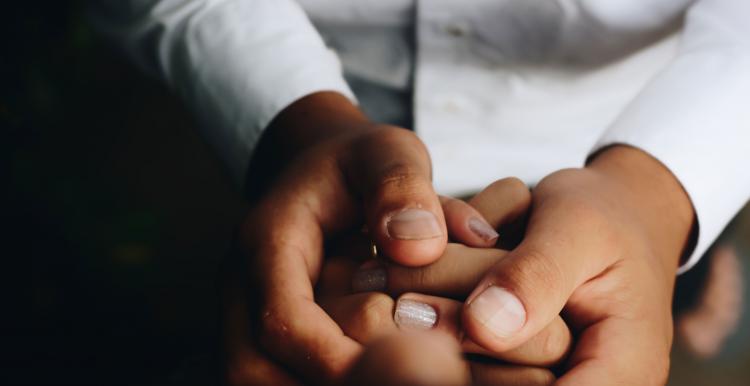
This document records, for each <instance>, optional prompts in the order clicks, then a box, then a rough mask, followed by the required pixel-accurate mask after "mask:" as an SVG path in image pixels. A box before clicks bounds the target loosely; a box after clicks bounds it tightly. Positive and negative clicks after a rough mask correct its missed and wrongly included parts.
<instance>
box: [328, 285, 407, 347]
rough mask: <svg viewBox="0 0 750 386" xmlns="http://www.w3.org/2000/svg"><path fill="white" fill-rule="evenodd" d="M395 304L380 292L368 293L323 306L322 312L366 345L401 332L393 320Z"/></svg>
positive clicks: (332, 300) (333, 301)
mask: <svg viewBox="0 0 750 386" xmlns="http://www.w3.org/2000/svg"><path fill="white" fill-rule="evenodd" d="M394 305H395V301H394V300H393V298H391V297H390V296H388V295H386V294H384V293H380V292H365V293H360V294H354V295H349V296H344V297H340V298H334V299H330V300H326V301H322V302H321V306H322V307H323V309H324V310H325V311H326V312H327V313H328V315H330V316H331V318H332V319H333V320H334V321H336V323H337V324H338V325H339V326H340V327H341V329H342V330H343V331H344V334H346V335H347V336H348V337H351V338H352V339H354V340H356V341H357V342H359V343H362V344H364V345H367V344H369V343H371V342H373V341H375V340H377V339H379V338H382V337H383V336H386V335H390V334H393V333H394V332H397V331H398V326H397V325H396V323H395V322H394V320H393V310H394Z"/></svg>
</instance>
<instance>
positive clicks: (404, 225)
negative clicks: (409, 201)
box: [388, 209, 443, 240]
mask: <svg viewBox="0 0 750 386" xmlns="http://www.w3.org/2000/svg"><path fill="white" fill-rule="evenodd" d="M442 234H443V232H442V230H441V229H440V225H438V222H437V218H436V217H435V215H434V214H432V212H428V211H426V210H423V209H406V210H404V211H401V212H399V213H396V214H395V215H394V216H393V217H391V219H390V220H388V236H390V237H391V238H394V239H400V240H423V239H433V238H436V237H440V236H441V235H442Z"/></svg>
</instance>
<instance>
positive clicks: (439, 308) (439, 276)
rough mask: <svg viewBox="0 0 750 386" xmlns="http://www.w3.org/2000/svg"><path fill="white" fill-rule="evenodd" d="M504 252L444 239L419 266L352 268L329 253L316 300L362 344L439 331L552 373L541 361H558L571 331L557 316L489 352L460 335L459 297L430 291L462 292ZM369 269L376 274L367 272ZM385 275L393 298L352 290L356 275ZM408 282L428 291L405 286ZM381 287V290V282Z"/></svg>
mask: <svg viewBox="0 0 750 386" xmlns="http://www.w3.org/2000/svg"><path fill="white" fill-rule="evenodd" d="M505 255H506V252H505V251H502V250H499V249H490V248H471V247H466V246H464V245H461V244H452V243H449V244H448V247H447V248H446V251H445V253H444V254H443V255H442V256H441V257H440V259H438V260H437V261H436V262H434V263H432V264H430V265H429V266H427V267H420V268H406V267H402V266H398V265H396V264H385V266H383V264H382V263H380V262H376V261H374V260H369V261H367V262H366V263H365V264H363V265H362V266H361V267H360V268H359V269H357V266H358V265H359V264H358V263H357V261H356V259H354V258H352V257H350V256H347V257H332V258H328V259H327V260H326V264H325V266H324V268H323V271H322V274H321V278H320V280H319V284H318V287H317V289H316V300H317V301H318V303H319V304H320V305H321V307H323V309H324V310H325V311H326V312H327V313H328V314H329V315H330V316H331V318H333V320H334V321H336V323H337V324H338V325H339V326H340V327H341V329H342V330H343V332H344V333H345V334H346V335H347V336H349V337H351V338H353V339H355V340H356V341H358V342H360V343H362V344H364V345H368V344H370V343H372V342H373V341H376V340H377V339H379V338H381V337H383V336H387V335H389V334H392V333H395V332H397V331H399V330H405V331H413V330H433V331H440V332H443V333H446V334H448V335H449V336H452V337H454V339H455V340H456V342H457V343H459V344H460V345H461V347H462V348H463V350H464V352H465V353H470V354H479V355H482V356H485V357H493V358H496V359H499V360H502V361H504V362H505V363H507V364H509V365H510V364H512V365H526V366H536V367H539V368H537V369H536V370H538V371H539V372H542V373H546V374H547V375H548V376H549V378H553V377H552V373H550V372H549V371H548V370H546V369H542V368H541V367H554V366H556V365H557V364H559V363H560V362H561V361H562V360H563V359H564V358H565V355H566V353H567V352H568V349H569V347H570V346H571V334H570V331H569V329H568V327H567V326H566V325H565V323H564V322H563V321H562V319H561V318H559V317H558V318H556V319H554V320H553V321H552V322H551V323H550V324H549V326H547V328H545V329H543V330H542V331H541V332H540V333H539V334H537V335H536V336H535V337H533V338H532V339H530V340H529V341H527V342H525V343H524V344H523V345H521V346H519V347H518V348H516V349H514V350H510V351H504V352H492V351H489V350H486V349H484V348H482V347H480V346H478V345H477V344H475V343H474V342H472V341H471V340H469V339H464V334H463V331H462V330H461V328H460V310H461V305H462V302H461V301H458V300H454V299H450V298H446V297H441V296H433V295H444V294H447V293H452V292H455V291H456V290H457V289H459V288H464V293H463V295H464V296H465V295H466V294H467V293H468V291H469V290H470V289H471V288H472V287H473V285H475V284H476V283H477V281H478V279H479V278H480V277H481V276H480V275H478V274H477V273H480V274H481V273H483V272H486V271H487V268H488V267H489V266H490V265H491V264H492V263H495V262H497V261H499V260H501V259H502V258H503V257H504V256H505ZM451 268H453V269H451ZM373 275H374V277H376V278H378V279H377V280H374V281H373V280H370V279H369V278H368V277H373ZM385 275H387V279H386V280H387V283H388V284H387V287H388V288H389V289H390V292H391V293H393V294H394V296H397V298H398V299H397V300H394V299H393V298H391V296H389V295H387V294H384V293H381V292H359V293H354V294H352V287H354V288H358V287H359V288H361V285H359V284H358V283H357V281H358V280H364V281H365V282H367V283H368V284H373V283H374V282H379V283H380V284H385V283H384V281H383V280H380V278H384V277H386V276H385ZM353 279H354V282H352V281H353ZM410 288H411V289H414V290H417V291H424V292H427V293H430V294H433V295H425V294H419V293H415V292H408V289H410ZM370 289H375V288H370ZM380 289H383V290H385V289H386V285H384V286H382V287H381V288H380ZM404 290H406V291H404ZM508 367H509V368H511V367H514V366H508ZM519 367H523V366H519Z"/></svg>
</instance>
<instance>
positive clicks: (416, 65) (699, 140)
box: [93, 0, 750, 271]
mask: <svg viewBox="0 0 750 386" xmlns="http://www.w3.org/2000/svg"><path fill="white" fill-rule="evenodd" d="M93 11H94V12H93V15H94V18H93V20H94V21H95V23H96V24H97V25H98V26H99V27H100V28H101V29H102V30H103V31H105V32H106V33H107V34H108V35H109V36H111V37H113V38H115V39H116V40H118V41H119V42H120V43H121V45H122V46H123V47H124V48H125V51H127V52H128V53H129V54H130V55H131V56H132V57H133V58H134V59H135V60H136V61H137V62H138V63H139V64H140V65H141V66H142V67H144V68H145V69H147V70H148V71H150V72H151V73H154V74H156V75H157V76H159V77H161V78H163V79H165V80H166V81H167V82H168V83H169V84H170V85H171V87H172V88H173V89H174V90H176V91H177V92H178V93H179V94H180V95H181V96H182V97H183V98H184V99H185V100H186V101H187V102H188V103H189V104H190V105H191V106H192V108H193V109H194V110H195V112H196V113H197V116H198V117H199V118H200V120H201V122H202V128H203V130H204V132H205V136H206V137H207V138H208V139H209V140H210V142H212V143H213V144H214V145H215V146H216V147H217V148H218V149H219V153H220V155H221V156H222V157H223V158H224V159H225V161H226V163H227V164H228V165H229V168H230V170H231V171H232V174H233V175H234V176H235V177H236V178H237V180H238V181H241V180H242V178H243V176H245V171H246V170H245V169H246V167H247V165H248V162H249V159H250V156H251V154H252V151H253V149H254V146H255V145H256V143H257V141H258V139H259V137H260V135H261V133H262V130H263V129H264V128H265V127H266V125H268V123H269V122H270V120H271V119H272V118H273V117H274V116H275V115H276V114H277V113H278V112H279V111H280V110H282V109H283V108H284V107H286V106H288V105H289V104H291V103H292V102H294V101H295V100H297V99H299V98H301V97H303V96H305V95H308V94H310V93H313V92H317V91H323V90H332V91H338V92H340V93H342V94H344V95H347V96H349V97H350V98H352V100H355V94H356V97H357V98H358V99H359V103H360V104H361V106H362V107H363V108H364V109H365V111H366V112H368V113H369V114H370V115H371V117H373V118H374V119H378V120H385V121H393V122H399V121H403V120H406V121H412V120H411V119H408V117H407V118H405V116H408V115H409V114H413V116H412V117H413V128H414V130H416V132H417V133H418V135H419V136H420V137H421V138H422V140H423V141H424V142H425V144H426V145H427V147H428V148H429V150H430V154H431V156H432V160H433V165H434V175H435V180H434V183H435V186H436V188H437V190H438V191H440V192H443V193H447V194H465V193H468V192H473V191H477V190H479V189H481V188H482V187H483V186H485V185H487V184H488V183H490V182H492V181H494V180H496V179H498V178H502V177H507V176H517V177H520V178H522V179H524V180H525V181H527V182H528V183H530V184H533V183H535V182H537V181H538V180H539V179H541V178H542V177H544V176H545V175H547V174H549V173H551V172H553V171H555V170H558V169H561V168H565V167H580V166H582V165H583V164H584V163H585V160H586V158H587V156H589V155H591V154H592V153H593V152H595V151H597V150H598V149H601V148H602V147H604V146H607V145H611V144H616V143H622V144H629V145H632V146H635V147H638V148H640V149H642V150H644V151H646V152H648V153H650V154H651V155H653V156H654V157H656V158H657V159H659V160H660V161H661V162H662V163H664V165H666V166H667V167H668V168H669V169H670V170H671V171H672V172H673V173H674V174H675V175H676V176H677V178H678V179H679V180H680V182H681V183H682V185H683V187H684V188H685V190H686V191H687V193H688V194H689V196H690V199H691V200H692V203H693V206H694V208H695V211H696V213H697V217H698V223H699V239H698V244H697V247H696V249H695V251H694V253H693V256H692V257H691V258H690V259H689V261H688V262H687V263H686V264H685V265H683V266H682V267H681V271H684V270H686V269H688V268H689V267H690V266H692V265H693V264H695V262H697V260H698V258H699V257H700V256H701V255H702V254H703V253H704V252H705V251H706V249H707V248H708V247H709V246H710V244H711V243H712V242H713V241H714V239H715V238H716V237H717V236H718V234H719V233H720V232H721V230H722V229H723V228H724V227H725V226H726V224H727V223H728V222H729V220H730V219H731V218H732V217H733V216H734V215H735V214H736V213H737V211H738V210H739V209H740V208H741V207H742V206H743V205H744V203H745V202H746V201H747V200H748V198H749V197H750V1H748V0H628V1H625V0H622V1H620V0H472V1H458V0H377V1H373V0H299V1H293V0H245V1H242V0H129V1H126V0H99V1H98V2H97V3H96V4H95V7H94V8H93ZM342 64H343V66H342ZM352 90H354V91H352ZM409 106H411V107H409Z"/></svg>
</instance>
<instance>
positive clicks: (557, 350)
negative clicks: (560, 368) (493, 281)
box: [541, 327, 569, 364]
mask: <svg viewBox="0 0 750 386" xmlns="http://www.w3.org/2000/svg"><path fill="white" fill-rule="evenodd" d="M565 328H566V327H565ZM544 335H545V336H544V337H543V339H542V342H541V345H542V347H541V354H542V358H543V359H544V361H545V362H548V363H550V364H555V363H557V362H559V361H560V360H561V359H562V357H563V356H564V355H565V353H566V352H567V348H568V347H567V345H568V342H569V337H568V335H567V332H566V331H560V330H559V329H558V328H555V329H553V330H549V331H547V332H545V334H544Z"/></svg>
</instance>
